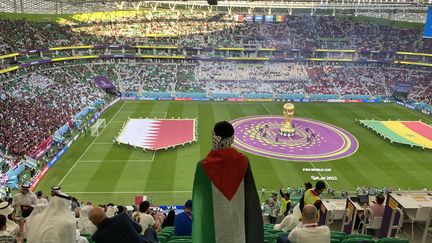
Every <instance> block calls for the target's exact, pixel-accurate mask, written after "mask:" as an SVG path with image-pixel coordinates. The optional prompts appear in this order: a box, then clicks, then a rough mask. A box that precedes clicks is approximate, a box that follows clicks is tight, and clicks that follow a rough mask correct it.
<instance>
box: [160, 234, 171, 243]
mask: <svg viewBox="0 0 432 243" xmlns="http://www.w3.org/2000/svg"><path fill="white" fill-rule="evenodd" d="M157 238H158V240H159V243H167V242H168V240H167V238H166V236H163V235H158V236H157Z"/></svg>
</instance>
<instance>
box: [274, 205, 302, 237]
mask: <svg viewBox="0 0 432 243" xmlns="http://www.w3.org/2000/svg"><path fill="white" fill-rule="evenodd" d="M301 214H302V213H301V211H300V204H299V203H298V204H297V205H296V206H295V207H294V209H293V213H292V214H288V215H287V216H285V218H283V220H282V222H281V223H280V224H275V225H274V228H273V229H275V230H281V231H283V232H288V231H291V230H293V229H294V228H295V227H296V226H297V225H298V224H299V220H300V218H301Z"/></svg>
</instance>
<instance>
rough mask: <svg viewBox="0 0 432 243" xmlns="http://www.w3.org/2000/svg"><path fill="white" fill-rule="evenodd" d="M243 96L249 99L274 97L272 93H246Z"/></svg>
mask: <svg viewBox="0 0 432 243" xmlns="http://www.w3.org/2000/svg"><path fill="white" fill-rule="evenodd" d="M243 96H244V97H245V98H247V99H271V98H273V95H272V94H244V95H243Z"/></svg>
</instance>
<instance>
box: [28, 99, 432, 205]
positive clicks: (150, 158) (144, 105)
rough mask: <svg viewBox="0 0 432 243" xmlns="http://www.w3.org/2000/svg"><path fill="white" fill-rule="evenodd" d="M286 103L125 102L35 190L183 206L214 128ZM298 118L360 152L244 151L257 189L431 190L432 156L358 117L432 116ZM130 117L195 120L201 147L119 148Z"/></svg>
mask: <svg viewBox="0 0 432 243" xmlns="http://www.w3.org/2000/svg"><path fill="white" fill-rule="evenodd" d="M282 106H283V103H280V102H264V103H263V102H241V103H235V102H190V101H120V102H118V103H117V104H115V105H114V106H112V107H111V108H109V109H108V110H107V111H105V113H104V114H103V115H102V117H101V118H104V119H105V120H106V125H107V126H106V128H105V129H103V130H102V131H101V133H100V135H99V136H98V137H90V136H87V137H85V136H81V137H80V138H79V139H78V140H77V141H76V142H75V143H74V144H73V145H72V146H71V148H70V149H69V150H68V151H67V152H66V153H65V154H64V155H63V156H62V158H61V159H60V160H59V161H57V162H56V164H55V165H54V166H53V167H52V168H51V169H50V170H49V171H48V172H47V174H46V175H45V177H44V178H43V179H42V181H41V182H40V184H39V185H38V186H37V188H36V190H43V191H44V192H45V193H47V192H49V188H50V187H51V186H53V185H61V187H62V191H64V192H67V193H68V194H70V195H71V196H75V197H76V198H78V199H79V200H80V201H92V202H93V203H97V204H106V203H109V202H113V203H115V204H124V205H130V204H132V203H133V201H134V196H136V195H147V196H148V197H149V198H150V199H151V200H152V202H153V203H155V204H160V205H165V204H183V203H184V201H185V200H186V199H189V198H191V196H192V183H193V179H194V173H195V166H196V163H197V162H198V161H199V160H200V159H202V158H203V157H205V155H206V154H207V153H208V151H209V149H210V148H211V130H212V128H213V125H214V124H215V123H216V122H218V121H221V120H227V121H230V120H233V119H236V118H240V117H244V116H252V115H279V114H282ZM295 106H296V111H295V112H296V114H295V116H296V117H307V118H311V119H315V120H320V121H323V122H327V123H330V124H333V125H335V126H338V127H341V128H343V129H345V130H347V131H349V132H350V133H351V134H353V135H354V136H355V137H356V138H357V139H358V141H359V149H358V150H357V152H356V153H355V154H353V155H351V156H349V157H347V158H343V159H339V160H333V161H326V162H316V163H309V162H291V161H282V160H275V159H270V158H266V157H261V156H256V155H252V154H249V153H246V154H247V156H248V157H249V159H250V163H251V166H252V170H253V173H254V177H255V183H256V186H257V188H258V190H261V187H265V188H266V189H267V191H270V190H272V189H273V190H275V189H277V188H279V187H280V186H281V185H282V186H283V187H284V188H286V187H288V186H291V187H298V186H301V185H302V184H303V183H304V182H305V181H312V180H311V176H325V177H327V176H332V177H336V178H337V180H332V181H327V183H328V184H329V185H330V186H331V187H332V188H334V189H336V190H342V189H345V190H351V191H352V190H355V189H356V188H357V187H358V186H374V187H383V186H387V187H392V188H402V189H422V188H424V187H428V188H429V187H431V186H432V177H431V175H432V152H431V150H422V149H421V148H411V147H409V146H404V145H398V144H391V143H390V142H388V141H385V140H384V139H382V138H380V137H379V136H377V135H376V134H374V133H373V132H372V131H370V130H368V129H366V128H364V127H362V126H361V125H359V123H358V122H356V121H355V119H372V118H374V119H376V120H388V119H392V120H397V119H400V120H415V121H417V120H420V119H421V120H422V121H424V122H426V123H428V124H432V119H431V118H430V117H428V116H426V115H424V114H422V113H420V112H416V111H413V110H410V109H407V108H405V107H401V106H398V105H395V104H392V103H387V104H384V103H379V104H377V103H344V104H335V103H295ZM128 117H130V118H139V117H143V118H144V117H157V118H165V117H166V118H171V117H175V118H177V117H181V118H186V117H187V118H197V119H198V133H199V136H198V143H194V144H192V145H187V146H185V147H178V148H175V149H169V150H167V151H165V150H163V151H157V152H155V153H154V152H151V151H147V152H143V151H142V150H141V149H136V150H134V149H130V148H128V146H125V145H120V146H118V145H113V143H112V141H113V138H114V136H115V135H116V134H117V133H118V132H119V130H120V129H121V127H122V124H123V122H125V121H126V120H127V119H128ZM303 168H330V169H331V171H327V172H320V173H318V172H304V171H303Z"/></svg>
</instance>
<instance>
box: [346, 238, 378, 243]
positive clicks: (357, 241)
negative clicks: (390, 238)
mask: <svg viewBox="0 0 432 243" xmlns="http://www.w3.org/2000/svg"><path fill="white" fill-rule="evenodd" d="M342 243H375V240H373V239H366V238H348V239H345V240H343V241H342Z"/></svg>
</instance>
